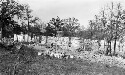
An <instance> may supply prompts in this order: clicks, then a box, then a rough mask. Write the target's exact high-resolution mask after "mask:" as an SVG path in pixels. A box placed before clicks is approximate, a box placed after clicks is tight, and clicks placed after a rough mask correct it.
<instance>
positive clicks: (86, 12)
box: [18, 0, 125, 27]
mask: <svg viewBox="0 0 125 75" xmlns="http://www.w3.org/2000/svg"><path fill="white" fill-rule="evenodd" d="M18 1H19V2H21V3H28V4H29V5H30V8H31V9H33V15H34V16H37V17H39V18H41V19H42V21H44V22H48V21H49V20H51V18H54V17H55V18H56V16H59V17H60V18H62V19H63V18H69V17H75V18H77V19H78V20H79V23H80V24H81V25H84V26H85V27H87V26H88V21H89V20H91V19H93V18H94V15H96V14H98V13H99V11H100V10H101V8H102V7H104V6H105V5H107V4H109V3H111V2H121V3H122V5H124V4H125V0H18Z"/></svg>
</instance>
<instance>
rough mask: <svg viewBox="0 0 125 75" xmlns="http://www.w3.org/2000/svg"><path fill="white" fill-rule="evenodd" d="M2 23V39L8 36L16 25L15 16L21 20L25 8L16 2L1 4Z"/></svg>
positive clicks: (0, 17)
mask: <svg viewBox="0 0 125 75" xmlns="http://www.w3.org/2000/svg"><path fill="white" fill-rule="evenodd" d="M0 9H1V10H0V23H1V26H0V27H1V31H2V32H1V33H2V37H5V36H6V33H7V32H10V31H11V30H12V29H13V27H14V26H13V25H15V23H16V22H15V20H14V18H15V16H17V17H18V18H21V13H22V11H23V10H24V7H23V6H22V5H21V4H19V3H18V2H16V1H14V0H5V1H1V4H0Z"/></svg>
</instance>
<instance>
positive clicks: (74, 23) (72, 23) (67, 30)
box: [63, 17, 80, 37]
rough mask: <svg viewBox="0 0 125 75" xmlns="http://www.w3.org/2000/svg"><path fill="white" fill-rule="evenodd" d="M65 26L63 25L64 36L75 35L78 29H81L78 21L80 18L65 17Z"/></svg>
mask: <svg viewBox="0 0 125 75" xmlns="http://www.w3.org/2000/svg"><path fill="white" fill-rule="evenodd" d="M63 22H64V26H63V32H64V36H68V37H71V36H75V34H76V31H77V30H78V29H79V25H80V24H79V23H78V19H76V18H74V17H73V18H68V19H64V20H63Z"/></svg>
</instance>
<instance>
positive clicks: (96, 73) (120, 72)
mask: <svg viewBox="0 0 125 75" xmlns="http://www.w3.org/2000/svg"><path fill="white" fill-rule="evenodd" d="M19 51H20V52H19V54H20V55H21V57H22V58H21V57H20V58H21V59H20V60H19V59H18V56H17V54H6V53H7V51H6V50H4V49H1V51H0V73H1V74H2V75H125V69H123V68H119V67H116V66H112V67H111V66H109V65H106V64H102V63H96V62H93V63H92V62H89V61H87V60H83V59H76V58H73V59H58V58H50V57H47V56H42V55H41V56H37V55H36V54H37V53H36V52H35V50H34V49H32V48H28V47H26V46H24V47H23V48H22V49H21V50H19ZM17 53H18V52H17ZM26 57H28V58H26ZM24 58H25V59H24ZM16 64H17V65H16Z"/></svg>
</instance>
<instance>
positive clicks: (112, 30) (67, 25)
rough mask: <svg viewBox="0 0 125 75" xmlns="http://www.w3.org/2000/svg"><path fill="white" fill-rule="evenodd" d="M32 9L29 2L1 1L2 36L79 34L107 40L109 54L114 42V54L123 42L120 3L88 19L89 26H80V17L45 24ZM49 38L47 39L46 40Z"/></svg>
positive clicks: (123, 13)
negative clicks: (92, 18) (118, 45)
mask: <svg viewBox="0 0 125 75" xmlns="http://www.w3.org/2000/svg"><path fill="white" fill-rule="evenodd" d="M32 12H33V10H32V9H31V8H30V6H29V5H28V4H21V3H19V2H17V1H14V0H1V2H0V28H1V33H2V38H3V37H13V34H20V33H21V32H23V34H28V35H29V36H31V38H33V36H39V35H44V36H46V37H48V36H55V37H57V36H58V34H59V33H60V32H61V34H62V37H69V39H70V40H71V37H80V38H84V39H96V40H106V41H107V43H108V47H107V51H106V54H107V55H110V54H111V44H113V43H111V41H114V53H113V54H114V55H115V53H116V41H117V40H119V41H120V42H123V40H124V38H123V37H124V29H125V10H124V9H123V8H122V5H121V4H120V3H116V4H115V3H113V2H112V3H111V4H110V5H109V6H105V7H104V8H102V9H101V11H100V12H99V14H97V15H95V19H94V20H90V21H89V27H88V29H84V28H81V25H80V23H79V22H78V21H79V20H78V19H76V18H74V17H72V18H66V19H61V18H60V17H58V16H57V17H56V18H52V19H51V20H50V21H49V22H48V23H44V22H43V21H42V20H41V19H40V18H39V17H35V16H33V15H32ZM46 41H47V40H46Z"/></svg>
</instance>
